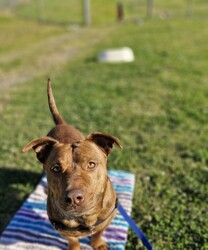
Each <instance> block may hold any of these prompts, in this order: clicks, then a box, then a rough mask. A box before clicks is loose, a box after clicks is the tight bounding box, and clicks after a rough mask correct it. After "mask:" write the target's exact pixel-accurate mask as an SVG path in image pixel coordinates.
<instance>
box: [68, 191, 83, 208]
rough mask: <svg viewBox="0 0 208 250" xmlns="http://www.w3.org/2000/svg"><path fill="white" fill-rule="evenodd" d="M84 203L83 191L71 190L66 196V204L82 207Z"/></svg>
mask: <svg viewBox="0 0 208 250" xmlns="http://www.w3.org/2000/svg"><path fill="white" fill-rule="evenodd" d="M83 201H84V192H83V191H82V190H78V189H75V190H71V191H69V192H68V193H67V195H66V203H68V204H69V205H77V206H80V205H81V204H82V202H83Z"/></svg>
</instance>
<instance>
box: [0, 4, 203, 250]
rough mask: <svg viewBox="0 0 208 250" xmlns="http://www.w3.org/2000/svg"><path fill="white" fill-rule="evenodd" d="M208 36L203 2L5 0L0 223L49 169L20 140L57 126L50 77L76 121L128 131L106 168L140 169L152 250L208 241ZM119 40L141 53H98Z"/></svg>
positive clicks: (140, 211)
mask: <svg viewBox="0 0 208 250" xmlns="http://www.w3.org/2000/svg"><path fill="white" fill-rule="evenodd" d="M207 44H208V2H207V1H206V0H169V1H167V0H122V1H114V0H96V1H95V0H83V1H78V0H70V1H66V0H0V232H3V230H4V229H5V227H6V225H7V224H8V223H9V221H10V220H11V218H12V217H13V215H14V214H15V213H16V211H17V210H18V209H19V207H20V206H21V204H22V203H23V201H24V200H25V199H26V198H27V197H28V195H29V194H30V193H31V192H32V191H33V190H34V188H35V186H36V185H37V183H38V181H39V180H40V178H41V176H42V175H43V171H42V167H41V165H40V164H38V162H37V161H36V159H35V156H34V153H33V152H30V153H28V154H22V153H21V149H22V147H23V146H24V145H25V144H26V143H27V142H29V141H30V140H32V139H34V138H37V137H40V136H43V135H45V134H47V132H48V131H49V130H50V129H51V128H52V126H53V122H52V119H51V115H50V112H49V109H48V104H47V96H46V84H47V78H48V77H51V80H52V83H53V90H54V95H55V99H56V102H57V106H58V109H59V111H60V113H61V114H62V116H63V117H64V118H65V120H66V121H67V122H68V123H70V124H73V125H75V126H76V127H78V128H79V129H80V130H81V131H82V132H83V133H84V134H85V135H88V134H90V133H91V132H93V131H103V132H106V133H109V134H112V135H114V136H117V137H118V138H119V139H120V140H121V142H122V144H123V147H124V149H123V150H122V151H120V150H117V149H115V150H114V151H113V152H112V154H111V155H110V157H109V164H108V165H109V168H110V169H121V170H125V171H129V172H132V173H134V174H135V177H136V183H135V191H134V200H133V208H132V217H133V218H134V220H135V221H136V223H137V224H138V225H139V226H140V227H141V229H142V230H143V232H144V233H145V234H146V235H147V236H148V238H149V239H150V241H151V242H152V244H153V246H154V249H156V250H161V249H163V250H180V249H181V250H184V249H194V250H205V249H208V216H207V194H208V168H207V167H208V143H207V134H208V71H207V69H208V46H207ZM122 47H129V48H131V49H132V51H133V53H134V61H133V62H131V63H114V64H112V63H100V62H98V60H97V58H98V55H99V54H100V52H102V51H103V50H106V49H112V48H114V49H117V48H122ZM126 249H128V250H132V249H133V250H138V249H139V250H141V249H145V248H144V247H143V246H142V244H141V242H140V240H138V239H137V237H136V236H135V234H134V233H133V232H132V231H131V230H129V235H128V242H127V245H126Z"/></svg>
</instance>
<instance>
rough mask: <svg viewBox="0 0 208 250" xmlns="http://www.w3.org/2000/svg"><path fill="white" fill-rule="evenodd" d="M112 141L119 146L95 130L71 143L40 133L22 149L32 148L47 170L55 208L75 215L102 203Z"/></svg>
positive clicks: (112, 138)
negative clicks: (80, 139)
mask: <svg viewBox="0 0 208 250" xmlns="http://www.w3.org/2000/svg"><path fill="white" fill-rule="evenodd" d="M113 144H116V145H117V146H119V147H120V148H121V147H122V146H121V144H120V142H119V140H118V139H117V138H115V137H113V136H110V135H107V134H104V133H99V132H98V133H93V134H91V135H89V136H88V137H87V138H86V139H84V140H82V141H79V142H76V143H73V144H63V143H61V142H59V141H57V140H55V139H53V138H51V137H42V138H38V139H35V140H33V141H31V142H30V143H28V144H27V145H26V146H25V147H24V148H23V150H22V151H23V152H27V151H28V150H30V149H32V148H33V149H34V151H35V152H36V154H37V158H38V160H39V161H40V162H41V163H43V167H44V170H45V172H46V174H47V179H48V195H49V196H51V198H52V199H53V201H54V202H55V203H56V204H55V205H56V206H57V207H58V208H59V209H62V210H64V211H67V212H69V213H71V214H74V215H76V214H79V213H84V212H85V211H87V210H91V209H93V208H94V207H96V205H97V204H102V199H103V194H104V192H105V187H106V184H107V178H108V177H107V168H106V166H107V156H108V154H109V153H110V152H111V149H112V147H113Z"/></svg>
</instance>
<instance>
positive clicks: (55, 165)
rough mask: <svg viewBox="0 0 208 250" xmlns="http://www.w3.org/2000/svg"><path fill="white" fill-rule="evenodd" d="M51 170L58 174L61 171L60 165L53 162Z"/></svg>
mask: <svg viewBox="0 0 208 250" xmlns="http://www.w3.org/2000/svg"><path fill="white" fill-rule="evenodd" d="M51 171H52V172H54V173H56V174H58V173H60V172H61V166H60V165H59V164H54V165H53V166H52V167H51Z"/></svg>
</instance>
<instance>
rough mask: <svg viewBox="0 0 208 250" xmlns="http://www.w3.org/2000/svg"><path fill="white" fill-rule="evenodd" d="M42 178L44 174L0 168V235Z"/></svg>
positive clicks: (7, 167)
mask: <svg viewBox="0 0 208 250" xmlns="http://www.w3.org/2000/svg"><path fill="white" fill-rule="evenodd" d="M41 176H42V173H35V172H32V171H29V170H21V169H18V168H13V167H9V166H6V167H3V166H0V222H1V223H0V233H1V232H2V231H3V230H4V228H5V227H6V225H7V224H8V223H9V221H10V220H11V219H12V217H13V215H14V214H15V212H16V211H17V210H18V209H19V207H20V206H21V205H22V203H23V202H24V200H25V199H26V198H27V196H28V195H29V194H30V193H31V192H32V191H33V190H34V188H35V187H36V185H37V183H38V182H39V180H40V178H41Z"/></svg>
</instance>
